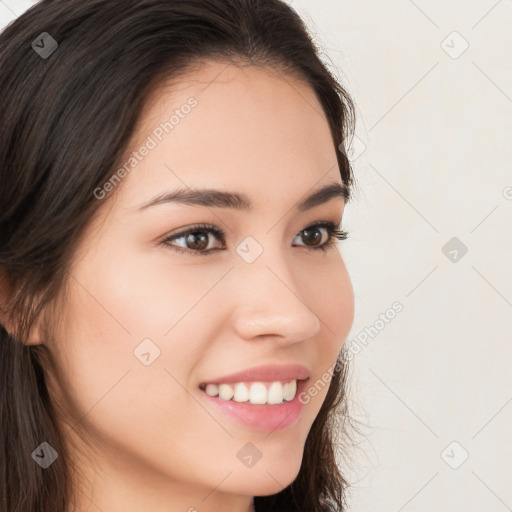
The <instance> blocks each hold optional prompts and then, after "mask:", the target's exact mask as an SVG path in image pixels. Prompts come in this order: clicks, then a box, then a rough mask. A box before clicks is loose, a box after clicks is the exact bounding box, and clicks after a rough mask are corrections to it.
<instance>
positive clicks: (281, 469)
mask: <svg viewBox="0 0 512 512" xmlns="http://www.w3.org/2000/svg"><path fill="white" fill-rule="evenodd" d="M300 466H301V460H300V459H299V460H298V461H293V462H291V461H289V460H288V461H286V465H285V463H284V461H280V463H277V464H275V465H272V464H267V465H266V466H262V467H260V468H259V469H257V466H255V467H253V468H252V469H249V470H247V471H244V472H243V473H239V474H238V476H237V482H236V484H238V485H237V492H240V493H242V494H249V495H252V496H270V495H273V494H277V493H279V492H281V491H282V490H283V489H284V488H285V487H288V486H289V485H290V484H291V483H292V482H293V481H294V480H295V479H296V478H297V475H298V474H299V470H300Z"/></svg>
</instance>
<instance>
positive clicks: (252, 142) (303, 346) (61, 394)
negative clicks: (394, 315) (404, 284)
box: [0, 0, 354, 512]
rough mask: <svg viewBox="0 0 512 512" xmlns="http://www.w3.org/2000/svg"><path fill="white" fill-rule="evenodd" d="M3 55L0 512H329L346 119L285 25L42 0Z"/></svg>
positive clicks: (221, 8) (259, 6)
mask: <svg viewBox="0 0 512 512" xmlns="http://www.w3.org/2000/svg"><path fill="white" fill-rule="evenodd" d="M0 48H1V50H0V68H1V69H2V73H1V75H0V98H1V99H0V119H1V127H0V186H1V188H0V204H1V210H0V284H1V286H0V305H1V310H0V319H1V326H0V336H1V338H0V385H1V393H0V419H1V425H0V427H1V428H0V446H1V449H2V457H0V509H1V510H2V511H3V512H29V511H30V512H50V511H51V512H72V511H77V512H87V511H91V512H92V511H99V510H101V511H103V512H107V511H108V512H115V511H119V512H120V511H123V512H134V511H138V512H139V511H141V510H148V511H152V512H164V511H165V512H178V511H183V512H186V511H188V512H193V511H197V512H213V511H221V510H222V511H230V512H248V511H258V512H260V511H266V512H268V511H276V512H277V511H278V512H286V511H295V512H299V511H301V512H320V511H334V510H336V511H340V510H345V503H346V499H345V498H346V493H345V491H346V486H347V482H346V480H345V479H344V477H343V476H342V474H341V472H340V469H339V468H338V466H337V463H336V458H335V455H336V449H335V448H336V447H335V440H336V437H337V434H339V433H340V432H342V431H341V430H340V429H341V428H342V427H340V422H339V419H340V418H341V420H342V422H341V425H343V424H345V423H344V421H343V420H346V419H348V415H347V410H346V382H347V366H346V361H345V360H344V358H343V350H342V347H343V343H344V341H345V339H346V337H347V334H348V332H349V330H350V327H351V325H352V320H353V307H354V306H353V293H352V287H351V283H350V280H349V277H348V274H347V271H346V269H345V266H344V263H343V260H342V257H341V254H340V252H339V251H338V250H337V247H336V242H337V241H338V240H341V239H343V238H345V236H346V233H345V232H344V231H343V230H342V227H341V220H342V215H343V209H344V206H345V204H346V202H347V200H348V199H349V194H350V189H351V186H352V170H351V167H350V164H349V161H348V160H347V158H346V155H345V152H344V150H343V148H344V142H343V141H345V140H346V139H347V137H348V136H349V135H350V134H351V130H353V123H354V108H353V103H352V101H351V99H350V97H349V96H348V94H347V93H346V92H345V90H344V89H343V88H342V87H341V85H339V83H338V82H337V81H336V79H335V78H334V77H333V76H332V75H331V74H330V73H329V71H328V70H327V69H326V67H325V66H324V64H323V63H322V61H321V60H320V58H319V56H318V54H317V50H316V47H315V45H314V43H313V42H312V40H311V39H310V37H309V35H308V33H307V30H306V27H305V25H304V24H303V22H302V21H301V19H300V18H299V16H298V15H297V14H296V12H295V11H294V10H292V8H291V7H289V6H288V5H287V4H285V3H284V2H282V1H279V0H209V1H208V2H206V1H203V0H180V1H174V0H123V2H116V1H113V0H89V1H87V2H84V1H83V0H43V1H41V2H39V3H38V4H37V5H36V6H34V7H33V8H31V9H30V10H29V11H27V12H26V13H25V14H23V15H22V16H21V17H19V18H18V19H16V20H15V21H14V22H13V23H12V24H10V25H9V26H8V27H7V28H6V29H5V30H4V31H3V33H2V34H1V35H0ZM340 148H341V149H340ZM342 433H343V432H342ZM345 437H346V436H345ZM341 439H342V440H343V437H342V438H341Z"/></svg>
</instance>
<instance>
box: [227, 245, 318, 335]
mask: <svg viewBox="0 0 512 512" xmlns="http://www.w3.org/2000/svg"><path fill="white" fill-rule="evenodd" d="M269 252H270V251H268V250H267V251H265V252H264V253H263V254H262V255H261V257H260V258H258V259H257V260H256V261H255V262H253V263H251V264H246V263H245V262H243V261H242V262H240V264H239V265H237V266H236V267H235V269H234V271H233V272H231V276H230V280H231V286H232V293H233V295H232V297H233V303H234V304H236V309H235V312H234V316H235V318H234V328H235V330H236V332H237V334H238V335H239V336H240V337H241V338H243V339H245V340H248V341H250V340H254V339H260V340H261V339H263V338H271V339H272V340H273V341H274V342H279V343H280V344H281V345H289V344H293V343H299V342H301V341H304V340H307V339H310V338H312V337H313V336H315V335H316V334H317V333H318V332H319V331H320V329H321V327H322V322H321V319H320V318H319V316H318V314H317V312H316V311H315V304H314V303H311V302H312V299H314V297H307V296H305V295H304V293H303V292H302V291H301V290H300V287H299V286H298V283H297V279H296V277H297V273H298V272H300V270H299V269H298V268H297V269H295V272H294V270H293V269H290V265H289V264H287V263H286V262H285V261H284V257H283V256H282V255H281V256H279V255H276V256H275V257H274V256H273V255H271V254H269ZM318 296H319V295H316V297H318ZM308 299H309V300H308Z"/></svg>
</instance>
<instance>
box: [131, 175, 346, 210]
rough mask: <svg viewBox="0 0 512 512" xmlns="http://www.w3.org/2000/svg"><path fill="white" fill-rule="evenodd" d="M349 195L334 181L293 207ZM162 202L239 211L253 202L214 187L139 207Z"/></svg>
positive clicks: (187, 191) (160, 198)
mask: <svg viewBox="0 0 512 512" xmlns="http://www.w3.org/2000/svg"><path fill="white" fill-rule="evenodd" d="M349 196H350V193H349V188H348V187H347V186H346V185H345V184H342V183H338V182H334V183H330V184H329V185H326V186H324V187H322V188H320V189H318V190H315V191H314V192H313V193H311V194H310V195H308V196H307V197H305V198H304V199H302V200H301V201H300V203H298V204H297V206H296V207H295V209H296V210H298V211H299V212H304V211H306V210H310V209H311V208H314V207H315V206H319V205H321V204H323V203H327V202H328V201H330V200H331V199H334V198H342V199H344V200H345V201H348V199H349ZM164 203H178V204H189V205H195V206H206V207H210V208H232V209H235V210H241V211H251V210H252V208H253V204H252V202H251V200H250V199H249V198H248V197H247V196H246V195H245V194H239V193H236V192H226V191H223V190H216V189H198V188H194V189H192V188H189V189H178V190H175V191H174V192H168V193H166V194H163V195H160V196H157V197H155V198H153V199H152V200H151V201H149V202H148V203H146V204H144V205H142V206H141V207H140V208H139V209H140V210H144V209H146V208H149V207H150V206H155V205H158V204H164Z"/></svg>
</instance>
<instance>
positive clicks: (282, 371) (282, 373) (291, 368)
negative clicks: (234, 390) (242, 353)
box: [203, 364, 310, 384]
mask: <svg viewBox="0 0 512 512" xmlns="http://www.w3.org/2000/svg"><path fill="white" fill-rule="evenodd" d="M309 376H310V371H309V370H308V369H307V368H306V367H305V366H303V365H301V364H266V365H262V366H254V367H252V368H247V369H245V370H242V371H239V372H236V373H231V374H229V375H225V376H223V377H217V378H214V379H209V380H207V381H204V382H203V384H223V383H225V384H229V383H234V382H256V381H257V382H274V381H278V380H279V381H288V380H292V379H297V380H303V379H307V378H309Z"/></svg>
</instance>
